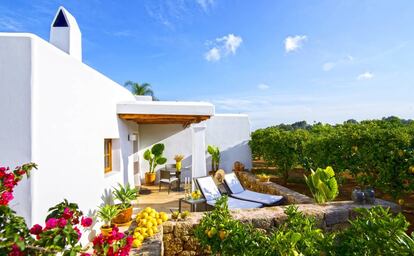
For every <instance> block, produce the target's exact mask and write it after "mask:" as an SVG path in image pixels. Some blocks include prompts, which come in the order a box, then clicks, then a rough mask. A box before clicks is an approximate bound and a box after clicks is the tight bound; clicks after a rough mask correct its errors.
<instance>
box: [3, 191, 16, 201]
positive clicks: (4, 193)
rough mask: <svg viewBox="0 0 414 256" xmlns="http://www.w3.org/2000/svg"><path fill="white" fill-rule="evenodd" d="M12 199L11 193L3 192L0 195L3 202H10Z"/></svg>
mask: <svg viewBox="0 0 414 256" xmlns="http://www.w3.org/2000/svg"><path fill="white" fill-rule="evenodd" d="M13 198H14V197H13V194H12V193H10V192H8V191H4V192H3V193H2V194H1V199H3V200H4V201H7V202H9V201H11V200H12V199H13Z"/></svg>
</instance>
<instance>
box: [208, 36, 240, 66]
mask: <svg viewBox="0 0 414 256" xmlns="http://www.w3.org/2000/svg"><path fill="white" fill-rule="evenodd" d="M242 42H243V39H242V38H241V37H240V36H236V35H234V34H228V35H227V36H223V37H219V38H216V39H215V40H214V42H213V43H211V42H210V43H209V44H212V45H213V46H212V48H211V49H210V50H208V51H207V52H206V54H205V55H204V57H205V59H206V60H207V61H218V60H220V59H221V57H222V56H227V55H235V54H236V52H237V49H238V48H239V47H240V45H241V43H242Z"/></svg>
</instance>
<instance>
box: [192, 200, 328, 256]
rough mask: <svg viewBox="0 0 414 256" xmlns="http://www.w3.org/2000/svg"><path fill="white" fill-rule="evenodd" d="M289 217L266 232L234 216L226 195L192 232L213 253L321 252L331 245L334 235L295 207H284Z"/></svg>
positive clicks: (280, 253) (284, 253) (303, 253)
mask: <svg viewBox="0 0 414 256" xmlns="http://www.w3.org/2000/svg"><path fill="white" fill-rule="evenodd" d="M285 213H286V214H287V216H288V218H287V220H286V222H285V223H284V224H283V225H282V226H281V227H280V228H278V229H277V230H275V231H274V232H273V234H270V235H268V234H266V233H264V232H262V231H259V230H257V229H255V228H253V227H252V226H251V225H247V224H243V223H241V222H240V221H238V220H234V219H233V218H232V217H231V215H230V212H229V209H228V206H227V197H225V196H223V197H222V198H220V199H219V200H218V201H217V203H216V207H215V209H214V210H213V211H211V212H209V213H206V214H205V215H204V216H203V218H202V219H201V221H200V223H199V225H198V226H197V227H196V228H195V231H194V234H195V236H196V237H197V239H198V241H199V242H200V244H201V246H202V247H204V248H210V250H211V253H212V255H217V254H220V255H320V253H321V252H328V250H329V249H330V248H331V247H332V243H333V238H334V236H333V235H330V234H324V233H323V232H322V230H321V229H318V228H317V227H316V224H315V220H314V219H313V218H309V217H306V216H304V215H303V214H302V213H301V212H298V211H297V207H295V206H289V207H287V208H286V209H285Z"/></svg>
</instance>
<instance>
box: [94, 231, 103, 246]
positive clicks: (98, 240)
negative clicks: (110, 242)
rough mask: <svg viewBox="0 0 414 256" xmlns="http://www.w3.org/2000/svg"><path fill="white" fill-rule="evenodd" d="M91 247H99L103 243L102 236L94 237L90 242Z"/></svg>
mask: <svg viewBox="0 0 414 256" xmlns="http://www.w3.org/2000/svg"><path fill="white" fill-rule="evenodd" d="M92 243H93V246H94V247H95V246H97V245H101V244H102V243H103V236H102V234H100V235H99V236H95V238H94V239H93V241H92Z"/></svg>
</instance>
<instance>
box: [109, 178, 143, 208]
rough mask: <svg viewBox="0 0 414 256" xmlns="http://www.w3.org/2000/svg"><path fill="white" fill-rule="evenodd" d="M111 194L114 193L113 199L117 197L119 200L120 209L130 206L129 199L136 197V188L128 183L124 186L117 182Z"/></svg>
mask: <svg viewBox="0 0 414 256" xmlns="http://www.w3.org/2000/svg"><path fill="white" fill-rule="evenodd" d="M112 194H113V195H114V197H115V199H118V200H119V201H120V202H121V204H120V205H119V206H120V207H121V210H123V209H127V208H129V207H131V201H133V200H135V199H137V197H138V189H137V188H132V187H131V185H129V183H128V184H126V186H125V187H124V186H122V185H121V184H118V188H114V191H113V192H112Z"/></svg>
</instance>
